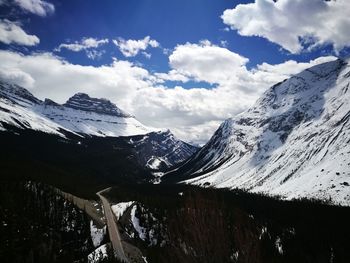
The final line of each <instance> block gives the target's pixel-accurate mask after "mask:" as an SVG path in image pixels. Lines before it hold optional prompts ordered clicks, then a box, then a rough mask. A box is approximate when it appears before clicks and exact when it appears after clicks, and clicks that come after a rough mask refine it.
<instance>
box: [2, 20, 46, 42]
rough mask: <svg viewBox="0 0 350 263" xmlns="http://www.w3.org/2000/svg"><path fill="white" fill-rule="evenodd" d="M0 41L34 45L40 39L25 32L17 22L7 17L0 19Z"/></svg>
mask: <svg viewBox="0 0 350 263" xmlns="http://www.w3.org/2000/svg"><path fill="white" fill-rule="evenodd" d="M0 42H3V43H5V44H12V43H14V44H18V45H24V46H35V45H37V44H39V42H40V40H39V38H38V37H37V36H35V35H29V34H27V33H26V32H25V31H24V30H23V29H22V28H21V27H20V25H19V24H18V23H15V22H11V21H9V20H7V19H0Z"/></svg>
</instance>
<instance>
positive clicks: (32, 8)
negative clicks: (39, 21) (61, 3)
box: [14, 0, 55, 16]
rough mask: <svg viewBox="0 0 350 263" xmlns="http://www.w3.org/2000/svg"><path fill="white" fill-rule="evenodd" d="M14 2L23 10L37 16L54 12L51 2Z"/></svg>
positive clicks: (20, 0) (28, 0)
mask: <svg viewBox="0 0 350 263" xmlns="http://www.w3.org/2000/svg"><path fill="white" fill-rule="evenodd" d="M14 3H15V4H17V5H18V6H19V7H21V8H22V9H23V10H25V11H27V12H30V13H33V14H36V15H39V16H46V15H48V14H52V13H53V12H55V6H54V5H53V4H51V3H48V2H46V1H42V0H14Z"/></svg>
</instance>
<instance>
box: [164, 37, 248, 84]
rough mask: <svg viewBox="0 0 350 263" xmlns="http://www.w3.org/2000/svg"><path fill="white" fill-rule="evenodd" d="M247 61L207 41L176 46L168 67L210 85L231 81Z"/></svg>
mask: <svg viewBox="0 0 350 263" xmlns="http://www.w3.org/2000/svg"><path fill="white" fill-rule="evenodd" d="M248 61H249V60H248V59H247V58H245V57H242V56H240V55H239V54H237V53H234V52H231V51H229V50H228V49H226V48H223V47H219V46H215V45H212V44H211V43H210V42H209V41H208V40H203V41H201V42H200V43H199V44H191V43H186V44H184V45H178V46H176V48H175V50H174V51H173V53H172V54H171V55H170V56H169V64H170V66H171V67H172V68H173V69H174V70H176V71H177V72H178V73H180V74H182V75H184V76H188V77H191V78H193V79H194V80H197V81H206V82H208V83H212V84H213V83H222V84H223V83H225V82H228V81H230V80H232V79H233V78H235V77H236V74H237V73H238V72H237V71H242V70H245V69H244V67H243V68H242V66H244V65H245V64H246V63H247V62H248Z"/></svg>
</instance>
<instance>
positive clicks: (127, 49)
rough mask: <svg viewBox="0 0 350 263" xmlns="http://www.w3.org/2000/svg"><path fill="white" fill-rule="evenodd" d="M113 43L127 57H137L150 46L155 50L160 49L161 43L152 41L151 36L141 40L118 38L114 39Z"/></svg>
mask: <svg viewBox="0 0 350 263" xmlns="http://www.w3.org/2000/svg"><path fill="white" fill-rule="evenodd" d="M113 43H114V44H115V45H116V46H117V47H118V48H119V50H120V52H122V54H123V55H124V56H125V57H135V56H136V55H137V54H138V53H139V52H140V51H145V50H146V49H147V48H148V47H149V46H150V47H153V48H156V47H159V43H158V42H157V41H156V40H154V39H151V37H150V36H146V37H145V38H144V39H140V40H134V39H128V40H125V39H123V38H118V39H114V40H113Z"/></svg>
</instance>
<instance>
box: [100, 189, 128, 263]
mask: <svg viewBox="0 0 350 263" xmlns="http://www.w3.org/2000/svg"><path fill="white" fill-rule="evenodd" d="M109 189H110V188H107V189H104V190H102V191H100V192H98V193H97V195H98V197H99V198H100V199H101V201H102V206H103V210H104V213H105V217H106V222H107V228H108V233H109V239H110V240H111V243H112V247H113V251H114V254H115V255H116V256H117V257H118V259H119V260H121V261H125V262H128V259H127V257H126V256H125V253H124V249H123V245H122V241H121V238H120V234H119V230H118V226H117V223H116V221H115V220H114V218H115V217H114V215H113V212H112V209H111V205H110V204H109V202H108V200H107V199H106V198H105V197H104V196H102V193H103V192H105V191H107V190H109Z"/></svg>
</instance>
